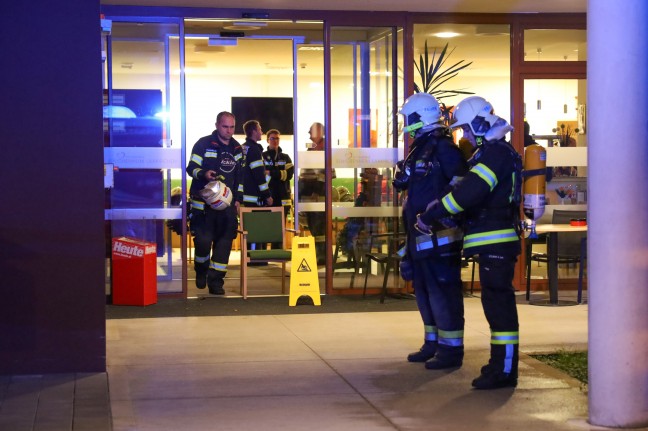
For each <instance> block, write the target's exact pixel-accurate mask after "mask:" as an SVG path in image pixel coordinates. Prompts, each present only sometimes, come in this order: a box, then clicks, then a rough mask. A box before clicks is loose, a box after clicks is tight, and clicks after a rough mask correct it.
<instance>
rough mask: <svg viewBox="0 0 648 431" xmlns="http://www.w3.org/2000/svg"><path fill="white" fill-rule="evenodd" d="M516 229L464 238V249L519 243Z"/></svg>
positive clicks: (493, 231)
mask: <svg viewBox="0 0 648 431" xmlns="http://www.w3.org/2000/svg"><path fill="white" fill-rule="evenodd" d="M518 240H519V237H518V235H517V233H516V232H515V229H513V228H510V229H501V230H492V231H488V232H480V233H473V234H470V235H466V236H465V237H464V248H468V247H478V246H481V245H488V244H497V243H501V242H513V241H518Z"/></svg>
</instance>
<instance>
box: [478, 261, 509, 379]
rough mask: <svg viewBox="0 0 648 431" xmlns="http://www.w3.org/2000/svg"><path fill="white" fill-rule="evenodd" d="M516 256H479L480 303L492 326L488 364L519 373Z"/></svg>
mask: <svg viewBox="0 0 648 431" xmlns="http://www.w3.org/2000/svg"><path fill="white" fill-rule="evenodd" d="M516 262H517V256H507V255H503V254H496V253H484V254H481V255H480V256H479V281H480V284H481V293H482V297H481V302H482V307H483V308H484V314H485V315H486V320H488V324H489V326H490V329H491V359H490V361H489V364H490V365H491V366H493V367H496V368H497V369H498V370H500V371H502V372H505V373H513V374H514V375H515V376H517V368H518V367H517V365H518V343H519V323H518V314H517V306H516V303H515V289H514V287H513V275H514V272H515V263H516Z"/></svg>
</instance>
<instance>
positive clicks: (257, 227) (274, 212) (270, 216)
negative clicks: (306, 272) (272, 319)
mask: <svg viewBox="0 0 648 431" xmlns="http://www.w3.org/2000/svg"><path fill="white" fill-rule="evenodd" d="M239 216H240V229H239V230H238V232H239V233H240V234H241V296H243V299H247V295H248V287H247V278H248V265H249V264H250V263H252V262H281V293H286V262H288V261H289V260H290V259H291V258H292V252H291V251H290V250H286V249H285V236H286V235H285V233H286V231H289V232H293V233H296V231H295V230H294V229H286V225H285V220H284V210H283V208H282V207H263V208H252V207H248V208H245V207H241V208H240V213H239ZM248 243H278V244H280V245H281V248H275V249H264V250H248V248H247V245H248Z"/></svg>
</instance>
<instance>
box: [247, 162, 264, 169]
mask: <svg viewBox="0 0 648 431" xmlns="http://www.w3.org/2000/svg"><path fill="white" fill-rule="evenodd" d="M249 166H250V169H255V168H258V167H259V166H263V160H255V161H253V162H250V163H249Z"/></svg>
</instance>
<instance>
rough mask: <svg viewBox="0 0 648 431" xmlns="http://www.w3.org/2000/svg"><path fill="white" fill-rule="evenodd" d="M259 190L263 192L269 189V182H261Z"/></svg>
mask: <svg viewBox="0 0 648 431" xmlns="http://www.w3.org/2000/svg"><path fill="white" fill-rule="evenodd" d="M259 190H261V191H262V192H264V191H266V190H268V183H263V184H261V185H260V186H259Z"/></svg>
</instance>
